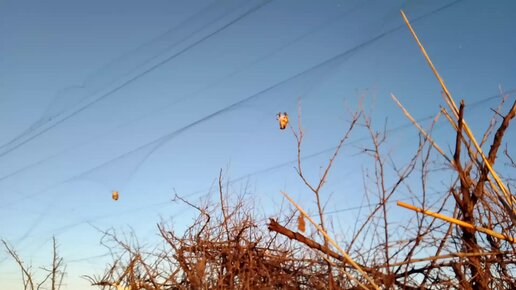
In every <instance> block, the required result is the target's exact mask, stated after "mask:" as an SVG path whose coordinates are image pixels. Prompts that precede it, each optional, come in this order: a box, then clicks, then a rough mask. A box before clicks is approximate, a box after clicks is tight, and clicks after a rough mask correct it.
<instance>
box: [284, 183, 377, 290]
mask: <svg viewBox="0 0 516 290" xmlns="http://www.w3.org/2000/svg"><path fill="white" fill-rule="evenodd" d="M281 194H283V196H285V198H286V199H287V200H288V201H289V202H290V203H291V204H292V205H294V206H295V207H296V208H297V209H298V210H299V211H300V212H301V213H302V214H303V215H304V216H305V217H306V218H307V219H308V220H309V221H310V223H311V224H312V225H313V226H314V227H315V228H316V229H317V231H319V232H320V233H321V234H322V235H323V236H324V237H325V238H326V240H327V241H328V242H329V243H330V244H332V245H333V246H334V247H335V248H336V249H337V250H339V252H340V253H341V254H342V256H343V257H344V258H345V259H346V261H347V262H348V263H349V264H350V265H351V266H353V268H355V269H356V270H357V271H358V272H359V273H360V274H362V276H363V277H364V278H365V279H366V280H367V281H368V282H369V283H371V285H372V286H373V287H374V289H380V288H379V287H378V286H377V285H376V284H375V282H374V281H373V279H371V277H369V275H367V273H366V272H364V270H362V268H361V267H360V266H359V265H358V264H357V263H356V262H355V261H353V259H352V258H351V257H350V256H349V255H348V253H346V252H345V251H344V250H343V249H342V248H341V247H340V246H339V245H338V244H337V243H336V242H335V241H334V240H333V239H332V238H330V236H329V235H328V234H327V233H326V232H325V231H324V230H323V229H322V228H321V226H320V225H319V224H317V223H316V222H315V221H314V220H313V219H312V218H311V217H310V216H309V215H308V213H307V212H306V211H305V210H304V209H303V208H302V207H301V206H300V205H298V204H297V203H296V202H295V201H294V200H293V199H292V198H291V197H290V196H289V195H288V194H287V193H286V192H283V191H282V192H281Z"/></svg>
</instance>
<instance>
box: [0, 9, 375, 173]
mask: <svg viewBox="0 0 516 290" xmlns="http://www.w3.org/2000/svg"><path fill="white" fill-rule="evenodd" d="M364 3H365V2H364ZM361 6H363V4H362V5H360V6H358V7H361ZM358 7H355V8H358ZM355 8H354V9H355ZM354 9H351V10H350V11H346V13H344V14H342V15H341V14H339V15H338V16H336V17H333V18H331V19H329V20H328V21H325V22H323V23H322V24H321V25H318V26H317V27H315V28H314V29H312V30H310V31H308V32H307V33H304V34H302V35H301V36H299V37H296V38H295V39H293V40H291V41H289V42H288V43H287V44H285V45H283V46H281V47H279V48H278V49H277V50H273V51H272V52H270V53H268V54H266V55H264V56H262V57H260V58H258V59H256V60H255V61H252V62H251V63H249V64H247V65H244V66H242V67H240V68H239V69H237V70H235V71H233V72H231V73H229V74H226V75H225V76H223V77H221V78H218V79H217V80H215V81H214V82H211V83H209V84H208V85H206V86H204V87H202V88H200V89H199V90H196V91H195V92H193V93H191V94H188V95H186V96H184V97H182V98H179V99H177V100H174V101H173V102H171V103H168V104H164V105H162V106H160V107H158V108H157V109H154V110H151V111H149V112H146V113H144V114H141V115H139V116H137V117H135V118H132V119H130V120H128V121H127V122H124V123H123V124H121V125H120V126H118V127H116V128H115V129H113V130H111V131H108V132H106V133H105V134H102V135H97V136H94V137H93V138H92V140H91V141H89V142H85V143H82V144H80V145H79V146H73V147H69V148H66V149H64V150H61V151H59V152H57V153H55V154H52V155H51V156H48V157H47V158H44V159H42V160H39V161H36V162H33V163H30V164H28V165H26V166H23V167H21V168H19V169H17V170H15V171H13V172H10V173H8V174H5V175H3V176H0V181H3V180H6V179H8V178H11V177H13V176H16V175H18V174H20V173H22V172H25V171H27V170H30V169H31V168H34V167H36V166H38V165H41V164H44V163H46V162H48V161H50V160H52V159H54V158H56V157H58V156H61V155H63V154H65V153H67V152H70V151H72V150H73V149H76V148H78V147H81V146H84V145H87V144H90V143H93V142H94V141H97V140H98V139H99V138H102V137H103V136H106V135H108V134H111V133H112V132H116V131H118V130H120V129H122V128H125V127H129V126H130V125H133V124H135V123H137V122H139V121H141V120H142V119H145V118H149V117H154V116H155V115H156V114H157V113H160V112H163V111H166V110H167V109H169V108H170V107H172V106H174V105H177V104H178V103H179V102H181V101H183V100H186V99H190V98H193V97H196V96H199V94H200V93H201V92H203V91H205V90H207V89H210V88H212V87H214V86H216V85H218V84H219V83H220V82H221V81H223V80H226V79H229V78H231V77H232V76H235V75H237V74H239V73H241V72H242V71H245V70H246V69H248V68H249V67H251V66H253V65H255V64H258V63H260V62H261V61H263V60H265V59H268V58H270V57H271V56H274V55H276V54H278V53H279V52H281V51H283V50H285V49H286V48H288V47H290V46H292V45H293V44H295V43H297V42H299V41H300V40H302V39H304V38H306V37H307V36H309V35H311V34H313V33H315V32H317V31H319V30H320V29H322V28H324V27H326V26H328V25H330V24H332V23H334V22H335V21H336V20H339V18H341V17H342V16H344V15H345V14H347V13H349V12H352V11H353V10H354Z"/></svg>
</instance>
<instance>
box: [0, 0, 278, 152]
mask: <svg viewBox="0 0 516 290" xmlns="http://www.w3.org/2000/svg"><path fill="white" fill-rule="evenodd" d="M272 1H273V0H265V1H264V2H262V3H260V4H259V5H257V6H255V7H253V8H251V9H250V10H248V11H246V12H245V13H244V14H242V15H240V16H238V17H237V18H236V19H233V20H232V21H230V22H229V23H227V24H225V25H223V26H222V27H220V28H218V29H216V30H215V31H214V32H212V33H210V34H208V35H207V36H205V37H203V38H201V39H199V40H197V41H195V42H194V43H192V44H190V45H188V46H187V47H186V48H183V49H182V50H180V51H179V52H177V53H175V54H173V55H171V56H169V57H167V58H165V59H164V60H162V61H160V62H158V63H157V64H155V65H153V66H151V67H150V68H148V69H145V70H143V71H142V72H140V73H138V74H137V75H136V76H133V77H131V78H129V79H128V80H126V81H124V82H122V84H121V85H119V86H116V87H115V88H112V89H110V90H109V91H108V92H106V93H104V94H102V95H101V96H99V97H98V98H96V99H94V100H93V101H91V102H89V103H87V104H86V105H84V106H82V107H80V108H79V109H77V110H76V111H74V112H72V113H70V114H69V115H67V116H65V117H63V118H62V119H60V120H57V121H56V122H55V123H53V124H51V125H50V126H48V127H46V128H44V129H43V130H41V131H40V132H37V133H35V134H34V135H32V136H30V137H28V138H27V139H25V140H24V141H21V142H20V143H19V144H17V145H15V146H14V147H11V148H8V149H6V150H4V152H2V153H0V157H3V156H5V155H7V154H8V153H10V152H12V151H14V150H16V149H17V148H19V147H20V146H22V145H24V144H26V143H27V142H30V141H31V140H33V139H35V138H37V137H38V136H40V135H42V134H44V133H46V132H47V131H49V130H50V129H52V128H54V127H56V126H58V125H60V124H62V123H64V122H65V121H67V120H69V119H70V118H72V117H74V116H76V115H77V114H79V113H81V112H83V111H84V110H86V109H87V108H89V107H91V106H92V105H94V104H96V103H98V102H100V101H102V100H103V99H105V98H106V97H108V96H110V95H112V94H113V93H115V92H117V91H119V90H120V89H122V88H124V87H125V86H127V85H129V84H131V83H133V82H134V81H136V80H138V79H140V78H141V77H143V76H145V75H147V74H148V73H150V72H152V71H154V70H156V69H157V68H159V67H160V66H162V65H163V64H166V63H168V62H169V61H171V60H173V59H175V58H176V57H178V56H180V55H182V54H183V53H185V52H187V51H188V50H190V49H192V48H193V47H195V46H197V45H199V44H200V43H202V42H204V41H206V40H207V39H210V38H211V37H212V36H214V35H216V34H217V33H219V32H221V31H223V30H225V29H227V28H228V27H230V26H231V25H233V24H235V23H237V22H238V21H240V20H242V19H243V18H245V17H246V16H248V15H250V14H252V13H253V12H255V11H257V10H259V9H260V8H262V7H263V6H265V5H267V4H269V3H270V2H272Z"/></svg>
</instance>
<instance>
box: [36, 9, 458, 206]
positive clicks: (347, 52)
mask: <svg viewBox="0 0 516 290" xmlns="http://www.w3.org/2000/svg"><path fill="white" fill-rule="evenodd" d="M458 2H461V1H460V0H459V1H455V2H453V3H451V4H448V5H446V6H443V7H441V8H439V9H436V10H433V11H431V12H429V13H427V14H425V15H423V16H420V17H418V18H416V19H415V20H413V22H416V21H418V20H420V19H423V18H424V17H427V16H429V15H433V14H435V13H437V12H439V11H441V10H443V9H445V8H448V7H451V6H453V5H454V4H456V3H458ZM263 5H265V4H263ZM402 27H404V26H402V25H400V26H398V27H396V28H394V29H391V30H389V31H387V32H384V33H382V34H380V35H378V36H376V37H374V38H372V39H370V40H368V41H366V42H364V43H361V44H359V45H358V46H356V47H354V48H352V49H350V50H347V51H345V52H343V53H341V54H339V55H337V56H335V57H333V58H331V59H329V60H327V61H325V62H323V63H320V64H318V65H316V66H315V67H312V68H310V69H308V70H305V71H303V72H301V73H298V74H296V75H294V76H292V77H290V78H288V79H286V80H284V81H281V82H279V83H277V84H275V85H273V86H271V87H269V88H267V89H265V90H262V91H260V92H258V93H257V94H254V95H252V96H250V97H247V98H245V99H243V100H240V101H238V102H236V103H234V104H232V105H230V106H228V107H225V108H223V109H220V110H218V111H216V112H214V113H212V114H210V115H208V116H205V117H204V118H201V119H199V120H197V121H195V122H193V123H190V124H189V125H187V126H185V127H183V128H181V129H179V130H176V131H174V132H172V133H169V134H167V135H165V136H162V137H160V138H158V139H156V140H154V141H151V142H150V143H147V144H146V145H143V146H140V147H138V148H136V149H134V150H131V151H129V152H126V153H124V154H122V155H120V156H118V157H116V158H114V159H111V160H110V161H108V162H105V163H103V164H101V165H99V166H96V167H94V168H92V169H90V170H88V171H86V172H83V173H81V174H80V175H77V176H75V177H72V178H71V179H68V180H66V181H64V182H62V183H60V184H58V185H53V186H51V187H50V188H54V187H56V186H59V185H61V184H64V183H66V182H69V181H71V180H73V179H75V178H77V177H80V176H83V175H84V174H88V173H89V172H92V171H94V170H96V169H98V168H101V167H102V166H105V165H106V164H108V163H110V162H113V161H116V160H118V159H120V158H123V157H125V156H127V155H128V154H131V153H133V152H135V151H136V150H139V149H141V148H143V147H144V146H147V145H150V144H155V145H157V146H156V148H154V149H153V150H152V152H154V151H155V150H156V149H157V148H158V147H160V146H161V145H163V144H164V143H165V142H167V141H169V140H170V139H172V138H173V137H175V136H176V135H178V134H180V133H182V132H184V131H186V130H188V129H190V128H192V127H194V126H196V125H198V124H200V123H202V122H204V121H207V120H209V119H211V118H213V117H215V116H217V115H219V114H222V113H224V112H226V111H229V110H232V109H234V108H236V107H238V106H239V105H241V104H243V103H245V102H247V101H248V100H250V99H252V98H254V97H256V96H259V95H261V94H263V93H265V92H268V91H270V90H272V89H274V88H276V87H278V86H280V85H281V84H283V83H285V82H288V81H289V80H291V79H294V78H296V77H298V76H301V75H303V74H304V73H306V72H308V71H311V70H313V69H315V68H317V67H320V66H322V65H324V64H327V63H329V62H331V61H334V60H335V59H338V58H340V57H343V56H349V55H350V54H352V53H354V52H356V51H358V50H360V49H362V48H364V47H366V46H367V45H369V44H371V43H374V42H375V41H377V40H379V39H382V38H383V37H384V36H386V35H388V34H390V33H393V32H395V31H397V30H399V29H401V28H402ZM161 142H163V143H161ZM328 150H329V149H326V150H324V151H323V152H326V151H328ZM152 152H151V153H152ZM323 152H320V153H316V154H312V155H313V156H316V155H319V154H322V153H323ZM306 158H311V156H306ZM288 164H290V162H289V163H288ZM275 167H277V166H275ZM248 176H249V175H248ZM50 188H47V189H45V190H43V191H40V192H45V191H47V190H48V189H50ZM31 196H34V195H30V196H29V197H31Z"/></svg>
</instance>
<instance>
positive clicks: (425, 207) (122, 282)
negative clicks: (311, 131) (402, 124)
mask: <svg viewBox="0 0 516 290" xmlns="http://www.w3.org/2000/svg"><path fill="white" fill-rule="evenodd" d="M403 18H404V19H405V21H406V23H407V25H408V27H409V29H410V31H411V32H412V34H413V36H414V37H415V39H416V42H417V43H418V45H419V46H420V48H421V51H422V52H423V55H424V56H425V58H426V59H427V61H428V63H429V65H430V67H431V69H432V70H433V72H434V74H435V75H436V77H437V80H438V81H439V83H440V85H441V87H442V91H443V97H444V100H445V103H446V105H447V107H442V108H440V110H439V112H438V114H437V115H436V118H435V119H434V123H433V124H435V122H437V120H438V119H439V118H445V119H446V120H447V121H448V123H449V125H450V126H451V127H452V128H453V130H454V131H455V142H454V144H453V145H452V146H451V148H452V150H451V151H452V152H451V153H446V152H445V150H443V149H442V148H441V147H440V146H439V145H438V142H437V140H434V139H433V137H432V135H431V130H432V127H430V128H428V129H424V128H423V126H422V125H420V124H418V123H417V122H416V121H415V119H414V118H413V117H412V116H411V115H410V113H409V111H408V110H407V109H406V108H405V107H403V105H402V104H401V102H400V101H399V100H398V98H396V97H395V96H394V95H392V98H393V100H394V101H395V103H396V104H397V105H398V106H399V107H400V108H401V109H402V112H403V114H404V115H405V116H406V117H407V118H408V119H409V120H411V121H412V122H413V123H414V126H415V127H416V128H417V129H418V130H419V132H420V135H419V145H418V147H417V148H416V150H415V151H414V152H413V153H412V155H411V156H409V155H407V160H408V162H407V163H406V164H403V165H401V166H400V165H398V164H395V163H394V162H393V159H391V156H390V155H389V153H388V150H389V148H387V147H386V146H387V145H386V144H387V140H388V135H387V134H386V131H385V130H384V131H377V130H376V129H375V126H374V125H373V122H372V120H371V119H370V118H369V117H368V116H367V114H366V113H365V112H364V110H363V109H362V108H359V109H358V110H357V112H356V113H353V114H351V120H350V122H349V123H350V126H349V129H348V130H347V131H346V132H345V133H344V134H343V137H342V139H341V140H340V141H339V142H338V143H337V146H336V149H335V151H334V152H333V154H332V155H331V156H330V157H329V161H328V163H327V164H326V166H325V167H323V168H324V170H323V171H322V172H323V173H322V175H321V176H320V177H319V178H318V180H317V182H316V183H312V182H310V181H309V180H310V178H308V177H307V176H306V175H305V173H304V171H303V162H302V154H301V153H302V144H303V138H304V135H303V129H302V127H301V114H300V112H299V113H298V116H299V119H298V127H297V128H294V127H292V125H291V124H289V126H290V128H291V129H292V133H293V135H294V138H295V139H296V140H297V152H298V154H297V156H298V163H297V173H298V175H299V178H300V179H301V181H302V182H303V183H304V184H305V185H306V188H307V191H308V192H310V193H311V194H310V196H311V197H312V198H313V201H314V202H315V205H316V209H315V211H316V212H317V214H316V215H315V216H311V215H310V214H308V212H307V210H305V209H303V208H302V207H301V206H299V205H298V204H297V203H296V202H295V200H294V199H292V198H291V197H290V195H289V194H288V193H283V195H284V197H285V198H286V200H288V201H289V202H290V203H291V205H292V207H291V210H284V211H283V212H280V213H278V215H277V216H276V217H275V218H270V219H267V217H263V216H260V215H259V214H258V213H257V212H255V210H254V206H253V205H252V203H250V202H249V200H248V197H247V196H244V195H234V194H230V192H228V191H227V187H225V186H223V179H222V174H221V175H220V177H219V186H218V189H219V190H218V196H217V198H215V199H214V201H211V202H210V201H204V202H200V203H199V204H197V203H194V202H192V201H189V200H187V199H184V198H183V197H181V196H177V195H176V200H178V201H180V202H184V203H186V204H188V205H189V206H190V207H191V208H193V209H195V210H196V211H197V212H198V216H197V218H196V219H195V221H194V222H193V224H192V225H191V226H190V227H189V228H188V229H187V230H186V231H184V232H181V233H180V232H176V231H174V228H173V226H172V225H170V224H167V223H165V222H161V223H159V224H158V226H157V227H158V232H159V235H160V238H161V240H162V243H161V244H159V245H154V246H153V247H152V248H149V247H148V246H146V247H143V246H141V245H139V244H138V241H137V240H136V239H135V238H134V237H133V236H129V237H125V238H120V234H117V233H116V232H114V231H111V230H108V231H105V232H104V234H105V239H104V244H105V245H106V246H107V247H108V248H109V249H111V250H113V251H112V255H113V262H112V263H111V264H110V265H108V267H107V268H106V270H105V272H104V273H103V274H101V275H97V276H86V279H88V280H89V281H90V282H91V284H92V285H94V286H97V287H98V288H100V289H132V290H136V289H147V290H158V289H159V290H164V289H328V288H329V289H516V279H515V277H516V250H515V248H514V245H515V244H514V241H515V240H514V237H515V236H516V235H515V234H516V230H515V221H516V207H515V203H516V199H515V197H514V195H513V193H512V192H511V188H514V178H511V176H505V177H504V176H501V175H500V174H499V173H498V172H497V171H496V170H495V169H494V165H495V163H496V162H497V160H498V159H499V158H504V159H505V160H504V161H502V162H504V163H503V164H506V165H507V167H511V166H512V167H514V160H513V159H512V158H511V155H510V153H509V148H511V147H510V145H508V144H507V143H506V141H504V137H505V136H506V135H507V132H508V128H509V125H510V122H511V120H512V119H513V118H514V117H515V114H516V101H514V102H513V103H512V105H509V108H508V109H504V106H503V105H504V104H505V101H506V100H507V98H504V100H503V102H502V104H501V105H500V106H499V107H498V108H496V109H494V115H493V117H492V121H491V122H490V123H489V126H488V128H487V130H486V131H485V132H484V134H483V135H482V138H481V139H476V138H475V136H474V135H473V132H472V131H471V129H470V128H469V126H468V123H467V121H466V118H467V117H468V116H466V114H465V111H464V109H465V107H466V106H467V104H465V103H464V102H463V101H461V102H460V103H459V105H458V106H457V104H456V102H455V100H454V99H453V98H452V96H451V94H450V92H449V91H448V89H447V87H446V85H445V83H444V81H443V80H442V78H441V77H440V76H439V74H438V72H437V70H436V69H435V67H434V66H433V64H432V62H431V60H430V58H429V57H428V55H427V53H426V51H425V50H424V47H423V46H422V44H421V42H420V41H419V39H418V38H417V36H416V34H415V32H414V31H413V30H412V27H411V26H410V24H409V22H408V20H407V18H406V17H405V15H404V14H403ZM433 124H432V126H433ZM358 127H360V128H362V129H364V130H366V131H367V132H368V133H369V136H370V142H369V144H368V145H367V147H365V148H364V150H363V152H364V154H366V155H368V156H369V157H370V158H371V160H372V164H373V166H372V168H370V170H369V171H367V172H366V174H365V177H364V179H365V189H364V192H363V193H361V194H363V195H366V196H367V197H368V199H369V201H370V204H372V205H371V207H370V210H369V212H368V214H367V215H366V216H364V217H363V218H361V219H359V220H357V221H356V225H355V227H354V231H353V233H352V234H351V235H349V236H345V237H344V238H341V239H340V240H335V232H336V230H335V229H334V228H333V227H332V226H331V223H328V222H327V219H326V216H325V213H324V212H325V211H324V206H323V205H324V202H325V201H323V200H322V198H321V191H322V189H323V188H324V185H325V183H326V181H327V179H328V177H329V172H330V171H331V169H332V165H333V163H334V161H335V159H336V157H337V156H338V155H339V152H340V151H341V150H342V148H344V146H345V145H346V141H347V140H348V138H349V136H350V134H351V133H352V132H353V131H354V130H358V129H359V128H358ZM504 144H505V149H504V151H503V153H504V154H503V155H502V154H500V152H499V151H500V150H501V149H502V148H504ZM484 148H489V149H488V150H485V149H484ZM499 163H500V162H499ZM435 174H437V175H438V176H448V177H451V180H452V182H451V183H450V184H447V185H444V190H443V191H442V193H441V194H440V196H439V198H438V199H435V198H429V192H430V191H431V190H430V187H431V186H430V185H429V183H430V182H431V180H432V176H433V175H435ZM414 179H416V180H417V181H418V182H417V187H415V186H414V181H413V180H414ZM416 188H417V189H416ZM400 189H403V190H405V191H408V192H409V193H410V194H411V195H412V197H413V199H412V202H411V204H407V203H402V202H398V205H400V206H403V207H404V208H406V216H410V218H406V219H404V222H403V223H393V219H394V217H393V216H392V215H391V213H390V212H391V210H390V209H389V204H390V203H391V202H392V201H393V200H394V199H395V198H397V195H396V193H398V191H399V190H400ZM307 228H310V229H311V231H310V232H311V233H313V234H305V232H308V231H306V229H307ZM4 244H5V243H4ZM5 245H6V244H5ZM6 247H7V245H6ZM7 248H8V249H10V248H9V247H7ZM115 249H116V250H115ZM10 254H11V256H13V257H14V258H15V260H16V261H17V262H18V261H19V259H18V258H17V255H16V254H15V253H14V252H13V251H12V252H10ZM18 264H20V266H21V268H22V273H23V277H24V278H23V279H24V284H25V285H28V286H26V288H25V289H34V285H33V282H32V281H31V279H30V277H31V276H30V273H29V272H28V271H27V269H26V268H24V267H23V266H22V263H21V262H18ZM54 279H55V278H54V277H53V276H52V280H54ZM52 289H54V288H52Z"/></svg>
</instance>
